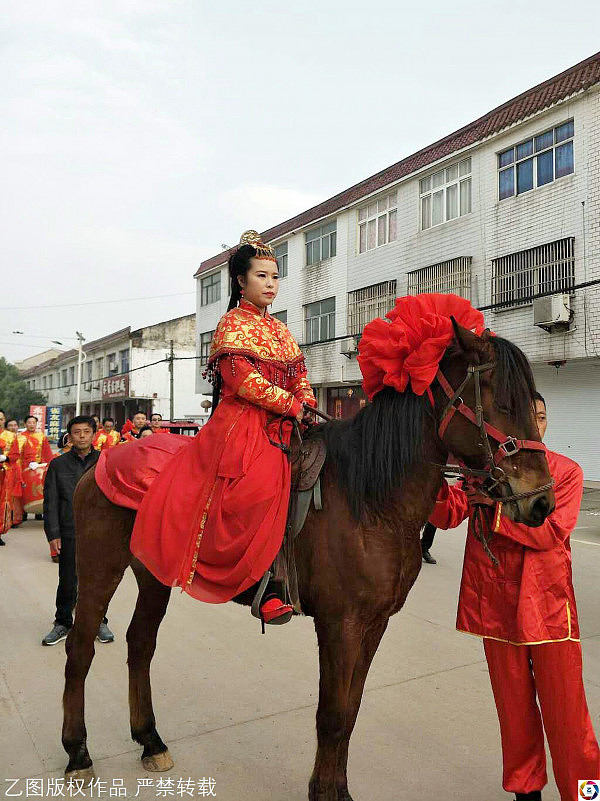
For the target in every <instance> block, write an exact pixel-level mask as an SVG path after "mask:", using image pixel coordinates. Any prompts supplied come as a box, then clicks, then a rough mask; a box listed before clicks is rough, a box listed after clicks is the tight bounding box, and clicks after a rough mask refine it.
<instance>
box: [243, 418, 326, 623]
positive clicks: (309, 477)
mask: <svg viewBox="0 0 600 801" xmlns="http://www.w3.org/2000/svg"><path fill="white" fill-rule="evenodd" d="M326 456H327V448H326V446H325V441H324V440H323V439H322V438H321V437H320V436H313V437H308V438H307V439H304V440H303V439H302V436H301V434H300V429H299V427H298V426H297V425H294V430H293V432H292V438H291V442H290V451H289V458H290V461H291V465H292V478H291V490H290V502H289V508H288V517H287V524H286V527H285V534H284V537H283V544H282V546H281V550H280V551H279V553H278V554H277V556H276V557H275V562H274V563H273V565H272V567H271V569H270V570H267V572H266V573H265V575H264V576H263V579H262V581H261V582H260V584H259V586H258V588H257V591H256V594H255V596H254V600H253V602H252V614H253V615H254V617H260V611H259V610H260V603H261V599H262V596H263V594H264V592H265V590H266V588H267V585H268V583H269V581H271V580H275V581H277V582H280V585H281V587H282V588H283V594H284V599H285V601H286V602H287V603H290V604H291V605H292V606H293V607H294V610H295V612H296V613H298V614H302V607H301V605H300V595H299V592H298V576H297V573H296V557H295V554H294V541H295V539H296V537H297V536H298V534H299V533H300V531H301V530H302V528H303V526H304V523H305V522H306V518H307V516H308V511H309V509H310V503H311V501H313V503H314V508H315V509H316V510H317V511H321V509H322V508H323V500H322V496H321V471H322V470H323V465H324V464H325V457H326Z"/></svg>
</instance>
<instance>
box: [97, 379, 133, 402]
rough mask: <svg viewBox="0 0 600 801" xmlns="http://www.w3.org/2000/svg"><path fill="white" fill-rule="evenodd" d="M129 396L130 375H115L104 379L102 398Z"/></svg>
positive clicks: (110, 398)
mask: <svg viewBox="0 0 600 801" xmlns="http://www.w3.org/2000/svg"><path fill="white" fill-rule="evenodd" d="M127 397H129V375H128V374H126V375H115V376H112V377H111V378H103V379H102V400H112V399H113V398H127Z"/></svg>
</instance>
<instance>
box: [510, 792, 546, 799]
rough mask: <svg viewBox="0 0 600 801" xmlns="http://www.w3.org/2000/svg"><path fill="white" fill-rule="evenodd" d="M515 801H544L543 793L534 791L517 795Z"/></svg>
mask: <svg viewBox="0 0 600 801" xmlns="http://www.w3.org/2000/svg"><path fill="white" fill-rule="evenodd" d="M515 801H542V791H541V790H533V792H531V793H517V794H516V796H515Z"/></svg>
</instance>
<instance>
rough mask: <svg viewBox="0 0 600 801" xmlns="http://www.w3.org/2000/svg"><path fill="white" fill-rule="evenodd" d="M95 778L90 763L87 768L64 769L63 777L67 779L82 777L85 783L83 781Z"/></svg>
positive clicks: (94, 772)
mask: <svg viewBox="0 0 600 801" xmlns="http://www.w3.org/2000/svg"><path fill="white" fill-rule="evenodd" d="M95 778H96V771H95V770H94V767H93V765H90V766H89V768H78V769H76V770H66V771H65V779H66V780H67V781H69V780H70V779H82V780H83V782H84V784H85V782H90V781H93V780H94V779H95Z"/></svg>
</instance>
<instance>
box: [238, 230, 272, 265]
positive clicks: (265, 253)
mask: <svg viewBox="0 0 600 801" xmlns="http://www.w3.org/2000/svg"><path fill="white" fill-rule="evenodd" d="M242 245H251V246H252V247H253V248H254V250H255V251H256V258H258V259H268V260H269V261H274V262H277V258H276V256H275V251H274V250H273V248H272V247H271V245H265V243H264V242H263V241H262V239H261V238H260V234H259V233H258V231H244V233H243V234H242V236H241V237H240V247H241V246H242Z"/></svg>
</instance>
